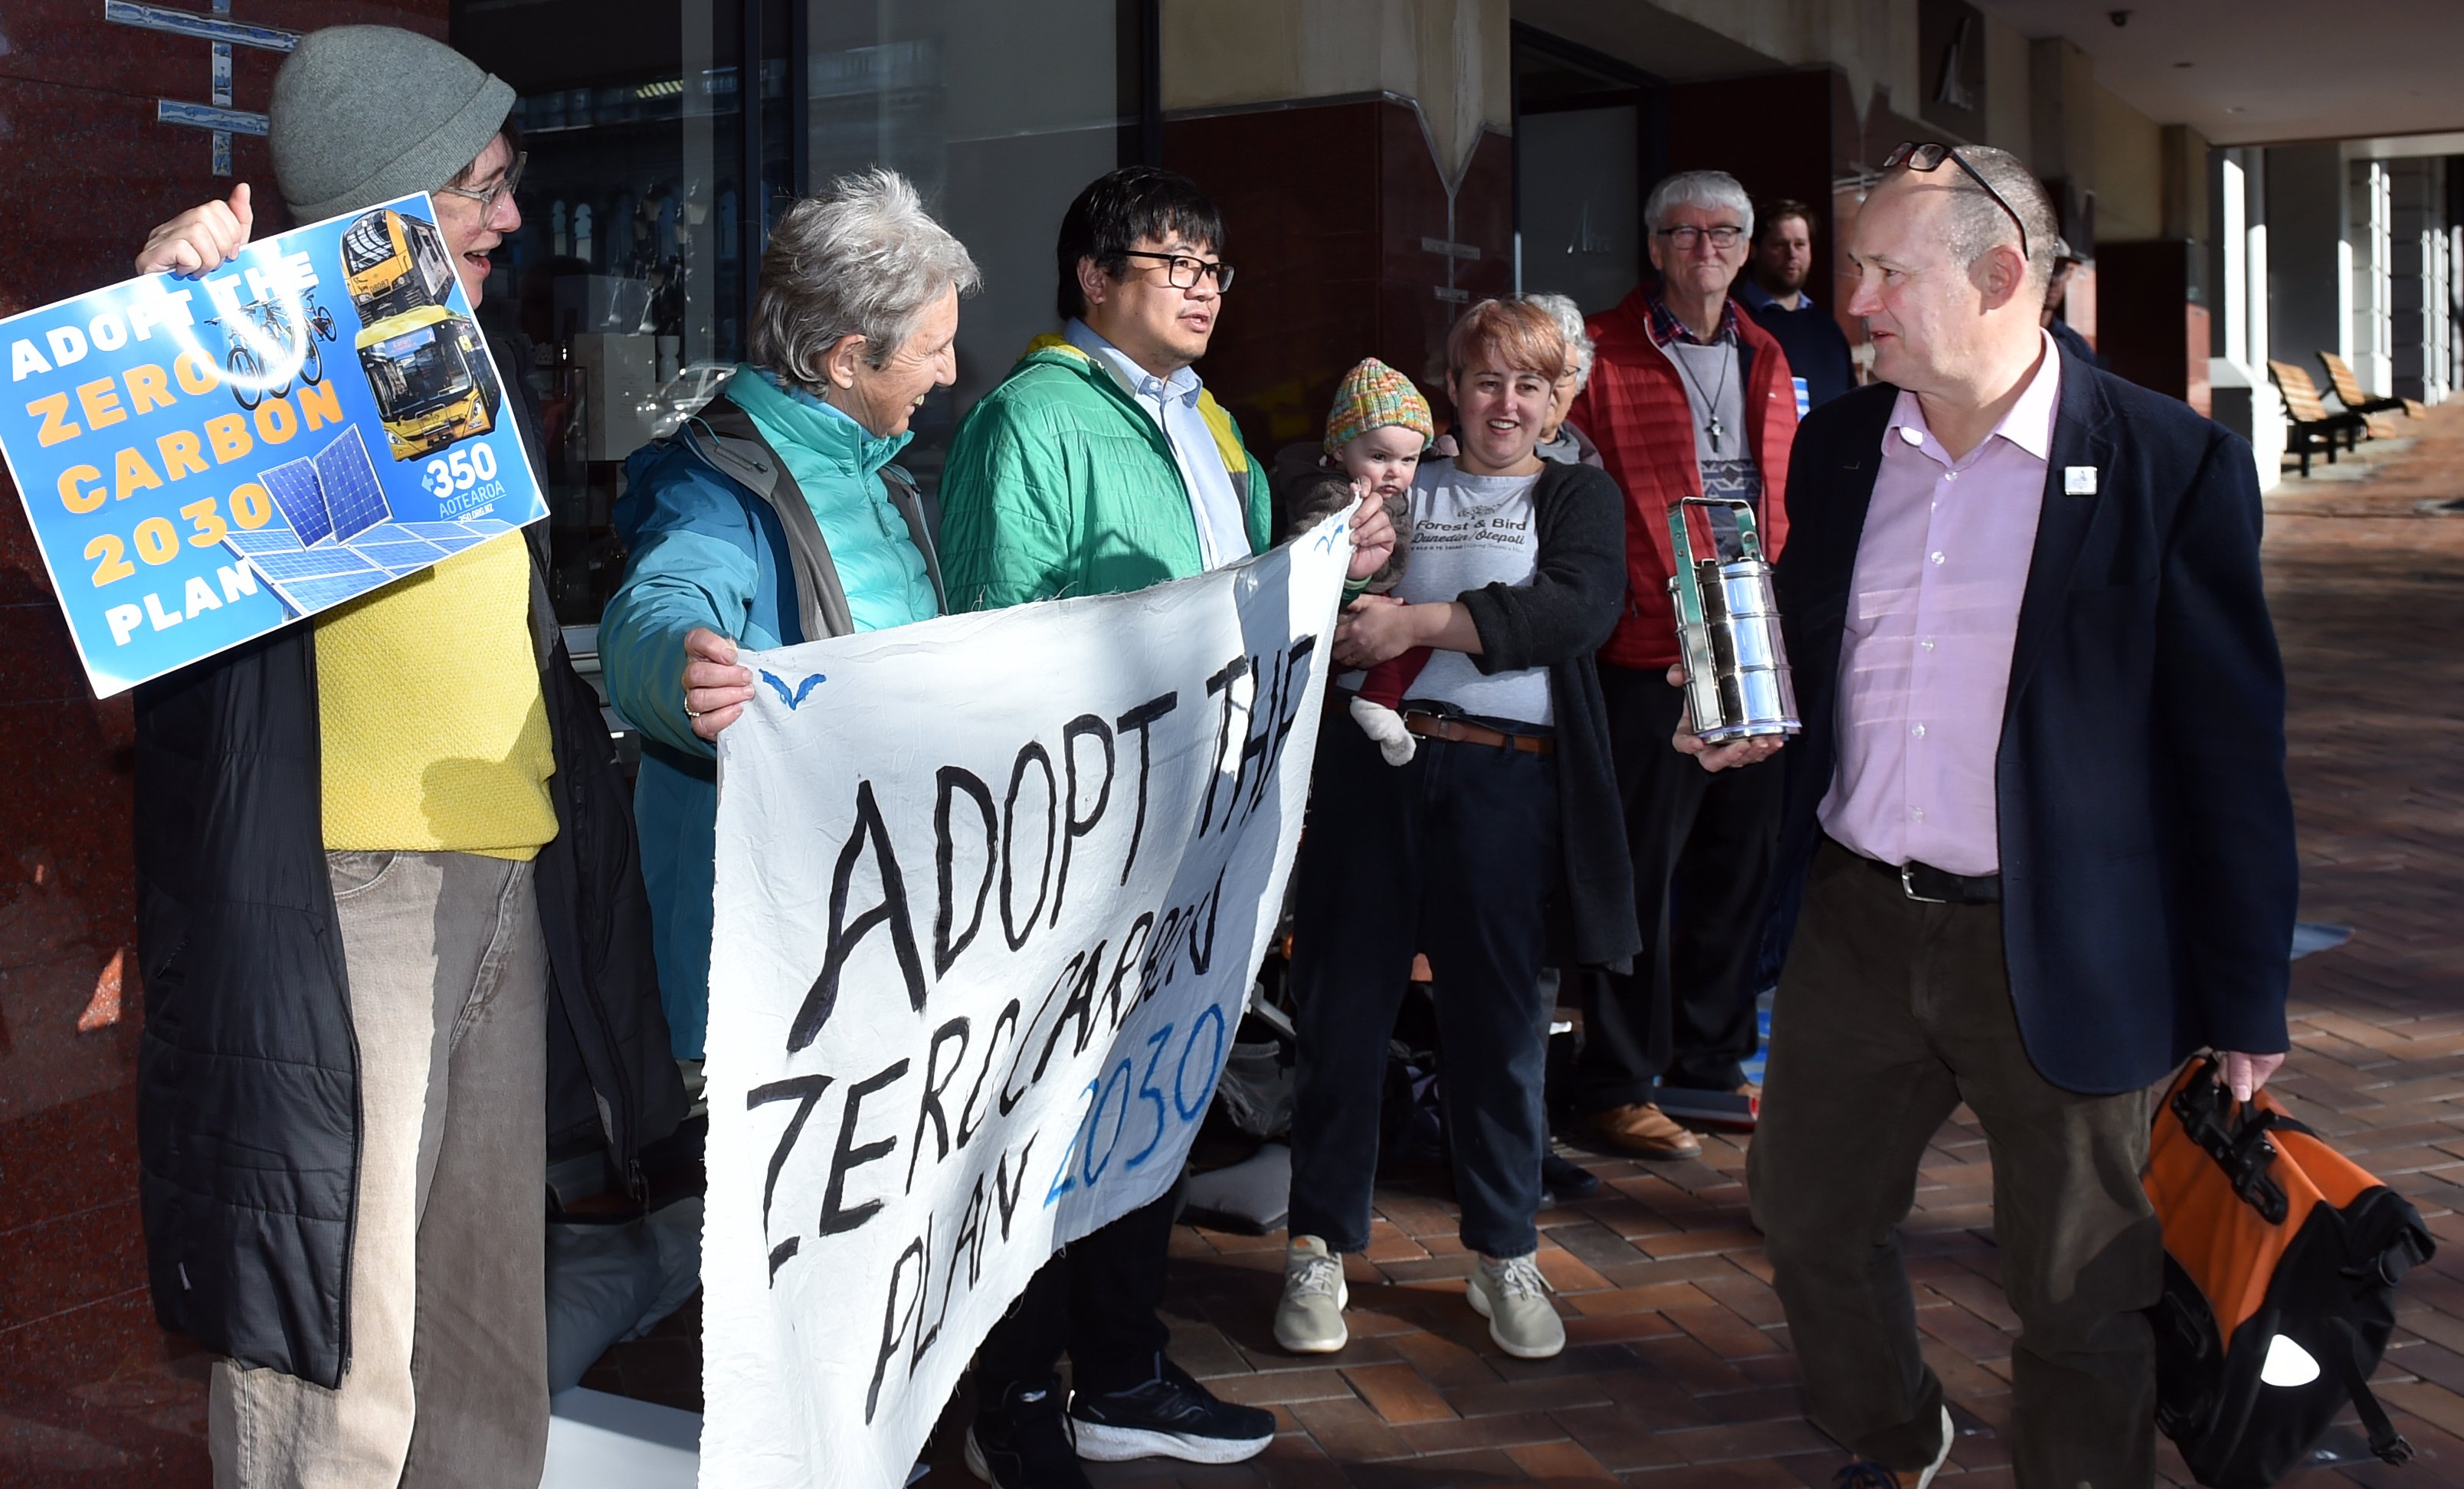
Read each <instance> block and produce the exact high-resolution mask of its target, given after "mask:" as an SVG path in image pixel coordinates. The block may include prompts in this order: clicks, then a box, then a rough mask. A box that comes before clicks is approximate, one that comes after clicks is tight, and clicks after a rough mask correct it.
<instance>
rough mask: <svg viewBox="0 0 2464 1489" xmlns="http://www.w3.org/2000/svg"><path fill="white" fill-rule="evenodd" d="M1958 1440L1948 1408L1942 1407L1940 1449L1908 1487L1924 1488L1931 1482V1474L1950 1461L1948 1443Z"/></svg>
mask: <svg viewBox="0 0 2464 1489" xmlns="http://www.w3.org/2000/svg"><path fill="white" fill-rule="evenodd" d="M1958 1440H1959V1433H1958V1430H1957V1429H1955V1428H1954V1427H1952V1426H1951V1422H1950V1408H1948V1407H1944V1408H1943V1409H1942V1451H1941V1452H1940V1453H1937V1454H1935V1455H1934V1456H1933V1461H1932V1462H1931V1463H1928V1464H1926V1465H1925V1472H1924V1473H1922V1474H1919V1475H1918V1476H1917V1481H1916V1482H1915V1483H1914V1484H1912V1485H1910V1486H1909V1489H1925V1486H1926V1485H1927V1484H1930V1483H1932V1482H1933V1476H1934V1475H1936V1474H1939V1473H1941V1472H1942V1466H1943V1465H1944V1464H1945V1463H1947V1462H1949V1461H1950V1445H1951V1444H1952V1443H1954V1442H1957V1441H1958Z"/></svg>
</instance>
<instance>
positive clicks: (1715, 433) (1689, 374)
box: [1670, 332, 1736, 455]
mask: <svg viewBox="0 0 2464 1489" xmlns="http://www.w3.org/2000/svg"><path fill="white" fill-rule="evenodd" d="M1721 339H1722V340H1725V339H1727V338H1726V333H1725V332H1724V333H1723V335H1722V338H1721ZM1710 344H1712V345H1713V346H1717V345H1719V344H1720V341H1718V340H1715V341H1713V342H1711V343H1710ZM1670 360H1671V361H1675V362H1676V363H1677V370H1678V371H1680V372H1682V373H1683V374H1684V375H1685V381H1686V383H1688V384H1689V385H1690V386H1692V388H1693V389H1694V396H1695V397H1697V398H1700V399H1702V400H1703V406H1704V407H1705V408H1707V409H1709V410H1710V411H1711V418H1710V421H1709V422H1708V423H1706V424H1705V425H1704V426H1703V432H1704V433H1705V434H1707V435H1709V436H1711V453H1713V454H1715V455H1716V454H1718V453H1719V452H1720V437H1721V436H1722V435H1724V434H1726V433H1727V432H1728V431H1727V428H1726V427H1723V426H1722V425H1721V423H1720V395H1721V394H1722V393H1725V392H1727V390H1728V364H1729V363H1731V362H1733V361H1736V358H1735V357H1733V356H1729V357H1723V358H1721V359H1720V385H1719V386H1718V387H1716V388H1714V389H1712V390H1711V391H1710V392H1709V393H1705V392H1704V391H1703V383H1702V381H1701V380H1700V379H1698V378H1696V377H1695V376H1694V368H1693V366H1692V365H1691V364H1690V363H1688V362H1687V361H1686V360H1685V358H1684V357H1683V355H1682V354H1681V355H1678V356H1675V357H1672V358H1671V359H1670Z"/></svg>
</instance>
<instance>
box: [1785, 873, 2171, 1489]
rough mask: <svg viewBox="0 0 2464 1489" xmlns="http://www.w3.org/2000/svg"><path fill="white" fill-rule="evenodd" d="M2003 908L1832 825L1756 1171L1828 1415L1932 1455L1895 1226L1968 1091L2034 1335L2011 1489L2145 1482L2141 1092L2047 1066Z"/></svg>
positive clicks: (1797, 961)
mask: <svg viewBox="0 0 2464 1489" xmlns="http://www.w3.org/2000/svg"><path fill="white" fill-rule="evenodd" d="M2003 966H2004V964H2003V959H2002V918H2001V907H1999V906H1996V905H1978V906H1953V905H1928V904H1924V903H1922V902H1919V901H1914V900H1910V899H1908V898H1907V897H1906V896H1905V895H1904V894H1903V893H1902V892H1901V889H1900V886H1899V881H1898V879H1897V878H1896V877H1895V876H1893V875H1892V874H1890V873H1887V872H1885V871H1884V870H1881V869H1880V868H1877V867H1876V866H1875V865H1873V864H1872V863H1870V862H1869V861H1867V860H1864V859H1860V858H1858V857H1856V856H1855V855H1854V854H1851V853H1850V852H1849V851H1848V850H1847V849H1845V848H1842V847H1840V846H1838V845H1837V843H1830V842H1827V841H1826V842H1825V843H1823V844H1822V847H1821V850H1820V852H1819V853H1817V854H1816V856H1815V865H1814V870H1813V877H1812V880H1811V882H1810V884H1809V885H1808V887H1807V889H1806V898H1805V914H1804V918H1803V919H1802V920H1801V921H1799V922H1798V926H1797V932H1796V942H1795V945H1793V947H1792V948H1790V951H1789V960H1788V968H1787V970H1786V971H1785V972H1783V973H1782V974H1780V988H1779V997H1778V1001H1777V1004H1776V1006H1775V1007H1774V1008H1773V1010H1772V1014H1771V1064H1770V1069H1769V1073H1768V1078H1767V1080H1766V1082H1765V1084H1764V1091H1763V1106H1762V1121H1761V1125H1760V1127H1759V1128H1757V1129H1756V1130H1755V1133H1754V1142H1753V1148H1752V1150H1750V1151H1749V1153H1748V1154H1747V1165H1746V1172H1747V1185H1748V1189H1749V1193H1750V1196H1751V1199H1752V1203H1753V1214H1754V1220H1755V1223H1756V1224H1757V1225H1759V1226H1760V1227H1761V1228H1762V1231H1763V1248H1764V1253H1765V1255H1766V1256H1767V1257H1768V1258H1769V1259H1770V1260H1771V1271H1772V1274H1773V1282H1774V1285H1775V1286H1776V1287H1777V1288H1778V1291H1779V1298H1780V1303H1781V1305H1782V1307H1784V1308H1785V1309H1786V1310H1787V1314H1788V1326H1789V1334H1790V1338H1791V1339H1792V1340H1793V1343H1794V1345H1795V1348H1796V1354H1797V1363H1798V1365H1799V1367H1800V1368H1801V1369H1802V1370H1803V1371H1804V1375H1805V1393H1806V1399H1807V1402H1808V1404H1809V1405H1810V1406H1811V1407H1812V1409H1813V1415H1814V1420H1815V1425H1817V1426H1819V1427H1820V1428H1821V1429H1822V1430H1823V1431H1824V1432H1827V1433H1829V1434H1831V1435H1832V1436H1833V1437H1835V1438H1837V1439H1838V1440H1839V1441H1840V1442H1841V1443H1843V1444H1845V1445H1846V1446H1847V1447H1848V1448H1849V1449H1850V1450H1851V1451H1853V1452H1856V1453H1858V1454H1860V1455H1862V1456H1867V1457H1871V1458H1874V1459H1876V1460H1878V1461H1880V1462H1881V1463H1884V1464H1887V1465H1889V1466H1890V1467H1892V1468H1896V1469H1901V1470H1911V1471H1912V1470H1916V1469H1922V1468H1923V1467H1924V1466H1925V1464H1926V1463H1927V1462H1928V1461H1930V1460H1931V1459H1932V1457H1933V1454H1934V1451H1935V1449H1936V1448H1937V1447H1938V1446H1939V1445H1940V1444H1941V1441H1942V1439H1941V1436H1940V1428H1941V1419H1942V1418H1941V1408H1942V1382H1941V1381H1940V1380H1938V1379H1936V1378H1935V1376H1934V1373H1933V1371H1932V1370H1931V1369H1929V1368H1927V1366H1926V1365H1925V1358H1924V1356H1923V1355H1922V1354H1921V1353H1920V1352H1919V1350H1918V1347H1917V1343H1918V1342H1917V1325H1916V1311H1915V1308H1914V1305H1913V1303H1912V1302H1911V1299H1910V1296H1909V1292H1908V1281H1907V1274H1906V1272H1905V1271H1904V1270H1903V1267H1902V1265H1901V1261H1900V1245H1899V1237H1898V1227H1899V1224H1900V1221H1901V1220H1902V1219H1903V1218H1904V1217H1905V1216H1906V1215H1907V1213H1908V1207H1909V1205H1910V1204H1911V1203H1912V1202H1913V1200H1914V1198H1915V1193H1916V1182H1917V1166H1918V1165H1919V1164H1920V1163H1921V1162H1923V1161H1924V1158H1925V1145H1926V1144H1927V1143H1929V1142H1931V1141H1932V1139H1933V1135H1934V1133H1935V1132H1936V1131H1937V1130H1938V1129H1939V1128H1941V1126H1942V1124H1943V1122H1944V1120H1945V1119H1946V1118H1947V1117H1948V1116H1949V1115H1950V1113H1951V1111H1952V1109H1953V1108H1954V1107H1956V1106H1958V1105H1959V1104H1960V1103H1961V1102H1963V1101H1965V1102H1966V1103H1967V1104H1968V1105H1969V1107H1970V1108H1971V1109H1973V1110H1974V1111H1975V1113H1976V1116H1977V1119H1978V1121H1979V1122H1980V1123H1981V1124H1982V1125H1983V1127H1984V1128H1985V1140H1986V1148H1987V1150H1988V1152H1989V1153H1990V1154H1991V1157H1992V1160H1993V1234H1994V1238H1995V1241H1996V1243H1997V1245H1998V1247H1999V1249H2000V1252H2001V1259H2002V1288H2003V1292H2004V1294H2005V1295H2006V1296H2007V1297H2008V1298H2009V1299H2010V1302H2011V1308H2012V1311H2013V1312H2014V1313H2016V1314H2018V1316H2019V1323H2020V1333H2019V1339H2018V1343H2017V1346H2016V1347H2014V1348H2013V1350H2012V1361H2011V1367H2012V1368H2011V1388H2012V1432H2011V1435H2012V1465H2013V1478H2014V1479H2015V1481H2016V1483H2017V1485H2018V1489H2079V1485H2082V1484H2085V1485H2091V1486H2093V1489H2146V1486H2147V1485H2149V1484H2151V1483H2153V1482H2154V1476H2155V1451H2156V1443H2155V1431H2156V1428H2155V1411H2156V1374H2155V1345H2154V1340H2153V1338H2152V1336H2151V1334H2150V1331H2149V1327H2148V1323H2147V1318H2146V1315H2145V1313H2143V1312H2142V1311H2141V1310H2142V1309H2145V1308H2147V1307H2150V1306H2152V1305H2153V1304H2154V1303H2155V1302H2156V1299H2157V1295H2158V1293H2159V1291H2160V1290H2161V1287H2162V1284H2163V1281H2164V1272H2163V1266H2164V1264H2163V1261H2162V1256H2163V1253H2162V1250H2161V1244H2162V1243H2161V1241H2160V1238H2159V1234H2158V1228H2157V1222H2156V1218H2155V1215H2154V1212H2153V1211H2152V1210H2151V1209H2150V1208H2149V1206H2148V1203H2147V1196H2146V1193H2145V1191H2143V1190H2142V1189H2141V1188H2140V1183H2139V1170H2140V1167H2141V1165H2142V1164H2143V1163H2144V1162H2145V1159H2146V1156H2147V1110H2148V1107H2147V1101H2146V1097H2145V1093H2144V1092H2139V1091H2128V1092H2124V1093H2123V1094H2121V1095H2118V1096H2083V1095H2080V1094H2079V1093H2077V1092H2073V1091H2066V1090H2063V1089H2061V1088H2060V1087H2058V1086H2056V1085H2054V1084H2052V1083H2050V1082H2048V1081H2047V1080H2045V1078H2044V1077H2043V1076H2041V1075H2038V1074H2037V1073H2036V1068H2035V1065H2033V1064H2031V1063H2030V1062H2029V1061H2028V1052H2027V1050H2026V1048H2025V1047H2024V1046H2023V1045H2022V1043H2021V1041H2020V1035H2019V1023H2018V1017H2017V1015H2016V1013H2015V1012H2014V1010H2013V1007H2012V1003H2011V987H2010V981H2009V979H2008V976H2007V975H2006V974H2005V972H2004V970H2003Z"/></svg>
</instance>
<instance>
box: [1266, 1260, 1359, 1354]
mask: <svg viewBox="0 0 2464 1489" xmlns="http://www.w3.org/2000/svg"><path fill="white" fill-rule="evenodd" d="M1351 1301H1352V1289H1351V1288H1350V1287H1348V1286H1346V1285H1345V1284H1344V1281H1343V1259H1342V1258H1341V1257H1338V1256H1336V1255H1335V1254H1334V1253H1333V1252H1331V1251H1329V1250H1327V1249H1326V1242H1324V1241H1322V1240H1320V1239H1318V1238H1317V1237H1314V1236H1295V1237H1292V1239H1291V1244H1290V1245H1288V1246H1287V1247H1285V1248H1284V1301H1283V1302H1282V1303H1277V1304H1276V1305H1275V1343H1277V1344H1279V1345H1281V1346H1283V1347H1285V1348H1287V1349H1288V1350H1290V1351H1291V1352H1292V1353H1294V1354H1332V1353H1334V1351H1336V1350H1337V1349H1340V1348H1342V1347H1344V1346H1345V1345H1346V1344H1347V1343H1349V1342H1350V1341H1351V1339H1352V1328H1351V1326H1350V1325H1347V1324H1345V1323H1344V1322H1343V1308H1344V1304H1346V1303H1350V1302H1351Z"/></svg>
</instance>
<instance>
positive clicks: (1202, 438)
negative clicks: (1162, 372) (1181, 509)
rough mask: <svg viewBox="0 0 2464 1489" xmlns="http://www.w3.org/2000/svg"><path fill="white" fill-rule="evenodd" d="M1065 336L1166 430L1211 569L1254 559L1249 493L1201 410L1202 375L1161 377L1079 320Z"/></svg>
mask: <svg viewBox="0 0 2464 1489" xmlns="http://www.w3.org/2000/svg"><path fill="white" fill-rule="evenodd" d="M1061 335H1062V338H1063V339H1065V340H1067V342H1068V343H1069V344H1070V345H1072V346H1074V347H1076V348H1078V349H1079V350H1080V351H1082V352H1085V353H1086V354H1087V355H1088V356H1089V357H1092V358H1094V359H1095V360H1096V361H1097V362H1098V363H1099V364H1101V365H1102V366H1103V367H1104V368H1105V369H1106V370H1108V371H1110V372H1111V374H1112V379H1113V381H1114V382H1116V383H1120V384H1121V387H1122V388H1123V390H1124V391H1126V392H1127V393H1128V394H1129V395H1130V401H1131V402H1132V403H1134V404H1136V405H1138V406H1139V407H1140V408H1143V409H1145V410H1146V411H1147V413H1148V414H1149V415H1150V416H1151V417H1153V418H1154V420H1155V424H1156V426H1157V427H1160V428H1161V429H1162V430H1163V437H1164V442H1165V443H1166V444H1168V445H1170V446H1171V447H1172V457H1173V460H1174V461H1175V462H1176V463H1177V464H1178V465H1179V467H1180V482H1181V485H1182V486H1183V487H1184V488H1186V489H1187V490H1188V492H1189V512H1190V516H1191V518H1192V520H1194V521H1195V522H1196V523H1197V524H1198V548H1199V553H1200V554H1202V555H1203V556H1204V557H1205V560H1206V566H1207V567H1208V568H1210V569H1218V568H1221V567H1222V566H1223V565H1225V564H1227V563H1237V562H1239V561H1240V560H1241V559H1243V558H1247V557H1249V507H1248V501H1247V499H1246V498H1247V493H1245V492H1243V491H1242V490H1241V489H1240V487H1239V486H1238V485H1237V484H1236V483H1235V482H1234V481H1233V479H1232V472H1231V471H1228V470H1226V469H1225V468H1224V465H1223V451H1222V450H1221V449H1220V448H1219V447H1218V446H1217V445H1216V443H1215V431H1214V430H1213V429H1211V428H1209V427H1207V424H1206V416H1205V415H1204V414H1201V413H1199V411H1198V392H1199V387H1200V386H1201V385H1202V384H1200V383H1199V380H1198V374H1197V373H1196V372H1195V371H1194V370H1192V369H1190V368H1188V367H1183V368H1181V369H1180V370H1179V371H1177V372H1175V373H1174V374H1173V375H1172V376H1171V377H1169V378H1158V377H1156V376H1155V374H1154V373H1152V372H1149V371H1147V370H1146V369H1145V368H1144V367H1141V366H1139V365H1138V364H1137V363H1136V362H1135V361H1131V359H1130V354H1129V353H1127V352H1125V351H1123V350H1121V349H1120V348H1119V347H1117V346H1114V345H1113V344H1112V343H1111V342H1110V341H1107V340H1105V339H1103V338H1102V337H1100V336H1098V335H1096V334H1095V333H1094V331H1092V330H1091V329H1089V327H1088V325H1087V322H1085V321H1083V320H1080V319H1078V318H1076V317H1074V316H1073V317H1071V318H1069V321H1068V323H1067V324H1066V325H1064V326H1063V327H1062V328H1061Z"/></svg>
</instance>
